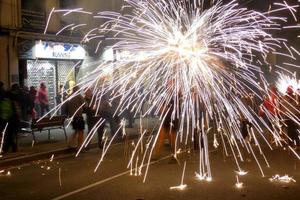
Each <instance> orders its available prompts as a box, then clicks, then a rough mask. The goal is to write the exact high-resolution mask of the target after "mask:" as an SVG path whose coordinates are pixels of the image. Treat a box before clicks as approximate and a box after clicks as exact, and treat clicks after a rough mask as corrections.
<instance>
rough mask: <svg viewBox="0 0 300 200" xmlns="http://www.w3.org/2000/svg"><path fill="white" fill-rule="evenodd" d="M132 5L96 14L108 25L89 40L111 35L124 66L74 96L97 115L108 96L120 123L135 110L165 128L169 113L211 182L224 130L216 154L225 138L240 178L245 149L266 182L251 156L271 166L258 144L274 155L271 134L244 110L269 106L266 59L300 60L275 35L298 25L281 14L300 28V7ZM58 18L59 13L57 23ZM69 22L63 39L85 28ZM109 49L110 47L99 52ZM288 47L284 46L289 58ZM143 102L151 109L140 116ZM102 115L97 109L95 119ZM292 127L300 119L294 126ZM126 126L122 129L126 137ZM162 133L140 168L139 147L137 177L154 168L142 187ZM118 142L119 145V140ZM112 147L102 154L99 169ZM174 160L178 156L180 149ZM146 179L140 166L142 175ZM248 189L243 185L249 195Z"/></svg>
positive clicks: (181, 141) (139, 1)
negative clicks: (252, 101) (265, 102)
mask: <svg viewBox="0 0 300 200" xmlns="http://www.w3.org/2000/svg"><path fill="white" fill-rule="evenodd" d="M125 2H126V5H125V6H123V7H122V12H125V11H127V13H126V14H122V13H116V12H108V11H104V12H99V13H97V14H95V15H94V18H95V19H99V18H100V19H103V20H105V22H104V23H103V24H102V25H101V26H100V27H99V28H98V27H97V28H93V29H91V30H90V31H88V32H87V34H86V35H85V36H84V37H83V40H82V41H83V42H87V41H89V40H90V39H91V38H93V39H94V40H97V39H99V38H101V39H102V38H103V37H104V38H105V40H107V41H109V42H111V43H112V46H111V48H112V49H114V50H115V51H116V52H118V55H119V56H118V57H119V59H118V60H116V61H114V62H110V61H103V62H101V63H100V64H99V66H98V67H97V68H96V69H94V70H93V71H91V72H90V73H88V74H87V75H86V76H85V77H83V78H82V79H81V81H80V82H79V83H78V86H80V88H81V91H78V92H77V93H76V94H73V95H71V96H70V97H69V98H73V97H74V96H75V95H77V94H79V92H84V91H86V90H88V89H92V91H93V92H94V97H93V99H94V100H95V101H94V102H95V103H94V104H95V105H90V106H92V107H99V105H100V104H101V103H102V102H103V99H104V98H103V97H104V96H108V98H107V99H108V102H109V103H112V102H117V106H115V107H114V109H115V113H114V114H115V115H121V114H122V113H123V112H124V111H125V110H128V109H129V110H131V112H133V113H134V115H135V116H137V114H139V113H141V114H142V117H146V116H148V115H150V113H154V114H155V115H156V116H159V118H160V120H162V123H163V121H164V120H165V119H166V116H167V115H168V114H170V116H171V120H172V121H173V122H174V123H178V127H179V129H178V135H177V139H176V148H180V146H186V145H188V141H194V138H193V136H194V135H198V137H199V138H198V139H199V140H198V141H199V148H200V153H199V154H200V162H199V163H200V164H199V165H200V167H199V168H200V172H199V174H198V175H199V177H200V178H208V179H209V180H211V178H212V176H211V171H210V162H209V142H208V138H209V135H210V132H213V131H210V130H211V129H212V125H213V124H214V125H216V126H217V130H218V131H217V133H215V135H214V146H215V147H218V145H219V143H218V141H217V138H221V140H220V141H222V144H221V145H223V147H224V150H225V152H226V155H228V154H229V153H228V150H229V151H231V153H232V155H233V156H234V159H235V162H236V165H237V168H238V170H239V172H241V173H242V171H241V169H240V166H239V162H243V161H244V159H243V152H242V150H241V149H242V148H245V149H246V150H247V152H248V153H250V154H252V155H253V157H254V158H255V160H256V162H257V164H258V166H259V168H260V171H261V173H262V175H263V169H262V167H261V165H260V163H259V162H258V159H257V156H258V155H255V154H254V150H253V148H258V150H259V156H262V157H263V158H264V160H265V161H266V163H267V160H266V159H265V156H264V154H263V152H262V150H261V148H260V145H259V139H258V138H260V139H261V140H263V141H264V142H265V143H266V144H267V145H268V146H269V147H270V148H271V149H272V147H271V145H270V144H269V142H268V140H267V139H266V138H267V136H266V133H264V129H268V130H273V129H272V127H270V126H269V125H268V123H267V121H265V120H264V119H262V118H259V117H258V115H257V114H256V113H255V110H254V109H253V108H252V107H251V106H250V105H249V104H248V103H246V102H248V101H247V99H249V98H256V99H258V100H262V94H268V87H267V86H268V85H269V84H268V82H267V81H266V79H265V78H264V74H263V70H262V68H263V67H264V66H270V64H269V63H268V62H267V56H268V55H271V54H274V55H275V54H276V55H278V56H284V57H287V58H292V59H293V61H294V60H296V58H297V56H298V53H299V51H298V50H296V49H295V48H294V47H290V46H288V44H287V43H288V41H287V40H285V39H284V38H277V37H275V36H273V33H274V32H276V31H281V30H282V29H283V28H284V27H285V28H286V29H291V28H297V27H298V26H286V25H285V21H286V18H285V17H279V16H276V14H277V13H279V12H281V11H288V12H289V13H290V14H291V16H292V17H293V18H295V20H296V15H295V13H296V11H297V9H298V7H299V5H287V3H286V2H283V3H274V4H272V6H270V10H268V11H267V12H266V13H261V12H258V11H254V10H249V9H247V8H245V7H243V6H241V5H240V4H239V3H238V1H237V0H233V1H231V2H230V3H223V2H222V1H218V0H217V1H213V3H212V5H211V6H210V7H209V8H205V7H204V4H203V1H202V0H194V1H192V0H183V1H177V0H156V1H150V0H125ZM271 7H272V8H271ZM272 9H273V10H272ZM75 11H80V12H81V13H82V14H87V15H91V13H89V12H84V11H83V10H82V9H80V10H65V11H64V10H60V11H59V12H65V14H70V13H71V12H75ZM55 12H56V11H55V10H52V11H51V15H53V13H55ZM128 12H129V13H128ZM48 22H49V21H48ZM70 24H71V25H68V26H67V27H64V28H63V29H61V30H60V32H59V33H62V32H63V31H64V30H65V29H68V28H71V27H76V28H77V29H79V28H81V27H82V26H78V25H76V24H74V23H70ZM47 25H48V23H47ZM84 27H85V26H84ZM45 32H46V31H45ZM98 36H99V37H98ZM102 36H103V37H102ZM101 44H102V40H101V41H99V43H98V45H97V50H98V49H99V46H100V45H101ZM281 47H285V48H286V50H287V52H285V51H283V48H281ZM292 50H293V51H292ZM293 52H294V53H293ZM295 53H296V54H297V55H294V54H295ZM287 65H288V66H289V67H296V65H295V64H293V63H283V66H281V65H279V64H278V65H276V66H275V67H277V68H278V69H285V67H284V66H287ZM249 93H251V95H249ZM145 103H146V104H148V105H149V108H148V109H146V110H145V111H144V112H142V110H143V109H142V108H143V105H144V104H145ZM170 105H171V106H170ZM58 109H59V107H58V108H57V110H58ZM98 112H100V111H99V109H97V113H96V114H98ZM269 118H270V117H269ZM242 120H245V121H247V122H249V123H251V128H248V130H247V134H248V135H250V137H251V138H254V139H255V143H256V145H255V147H252V145H251V144H250V142H249V141H247V140H246V139H244V137H243V133H242V132H241V130H240V127H241V123H240V122H241V121H242ZM292 120H294V121H297V122H298V121H299V120H298V119H296V118H293V119H292ZM175 121H176V122H175ZM212 121H213V122H212ZM270 121H275V120H270ZM173 125H174V124H173ZM276 125H277V122H274V124H273V125H272V126H276ZM122 126H124V124H123V125H120V128H119V129H121V128H122ZM161 128H162V125H160V128H159V130H158V133H157V134H156V135H152V136H151V137H150V138H151V140H150V141H148V142H149V143H146V147H147V148H146V151H144V152H145V154H144V155H143V156H140V158H143V159H136V163H134V157H138V156H139V155H138V153H137V152H140V151H137V148H140V146H141V145H136V146H135V148H136V149H135V150H134V151H133V152H134V154H133V155H132V156H131V159H130V162H129V164H128V166H131V168H133V167H132V166H133V165H135V168H136V169H137V166H144V161H145V160H148V165H147V164H146V171H145V177H144V180H145V179H146V176H147V171H148V167H149V162H150V157H151V156H152V152H153V149H154V148H155V145H156V142H157V140H158V136H159V132H160V130H161ZM122 130H123V129H122ZM269 134H271V137H273V138H275V139H276V138H277V140H276V141H279V142H280V138H281V134H280V133H279V132H278V131H270V133H269ZM112 135H113V138H112V140H113V139H114V138H115V136H116V133H112ZM141 137H143V134H141ZM196 141H197V140H196ZM85 143H86V142H85ZM140 143H142V140H141V141H140ZM110 144H111V142H109V143H108V145H107V147H106V148H103V153H102V156H101V158H100V161H99V163H98V165H97V167H96V169H97V168H98V167H99V165H100V163H101V162H102V161H103V157H104V155H105V154H106V152H107V148H108V147H109V146H110ZM174 152H177V151H176V149H175V151H174ZM135 154H136V155H135ZM146 156H148V157H149V159H146ZM138 162H141V163H140V164H138ZM141 171H142V168H141V167H140V168H139V173H141ZM245 173H246V172H245ZM242 174H244V173H242ZM240 184H241V183H239V185H237V187H241V185H240ZM182 187H185V186H184V185H180V186H179V189H180V188H182Z"/></svg>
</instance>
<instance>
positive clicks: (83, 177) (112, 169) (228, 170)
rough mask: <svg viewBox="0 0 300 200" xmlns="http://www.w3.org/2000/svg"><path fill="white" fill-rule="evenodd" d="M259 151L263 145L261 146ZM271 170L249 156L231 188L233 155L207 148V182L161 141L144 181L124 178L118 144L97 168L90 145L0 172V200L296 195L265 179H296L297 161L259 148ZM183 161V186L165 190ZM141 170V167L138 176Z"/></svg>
mask: <svg viewBox="0 0 300 200" xmlns="http://www.w3.org/2000/svg"><path fill="white" fill-rule="evenodd" d="M264 149H265V148H264ZM264 152H265V153H266V156H267V158H268V161H269V163H270V165H271V168H267V167H266V164H265V163H264V162H263V159H259V162H260V163H261V164H262V167H263V170H264V173H265V177H262V175H261V173H260V171H259V168H258V166H257V165H256V162H255V160H254V158H253V157H251V155H250V154H248V155H247V156H248V157H247V156H246V159H245V160H246V161H245V162H244V163H242V164H241V167H242V169H243V170H245V171H248V172H249V173H248V174H247V175H246V176H240V177H239V181H240V182H242V183H243V187H242V188H236V187H235V183H236V182H237V181H236V174H235V170H237V169H236V166H235V164H234V161H233V156H229V157H228V158H225V157H224V156H223V153H222V148H218V149H216V150H214V149H211V151H210V158H211V167H212V176H213V179H212V181H211V182H206V181H204V182H201V181H199V180H197V179H196V177H195V172H196V171H197V170H198V168H199V165H198V154H197V152H194V151H190V153H187V152H183V153H182V154H180V155H179V156H178V160H179V164H177V163H176V162H175V163H174V162H170V156H169V153H170V150H169V147H168V146H167V145H165V147H164V150H163V154H162V156H161V157H160V159H158V160H154V161H152V162H151V165H150V168H149V173H148V176H147V179H146V182H145V183H143V177H142V176H137V177H136V176H134V174H135V172H134V171H133V176H130V174H129V172H130V170H129V169H127V168H126V165H127V162H128V158H125V157H124V145H123V143H120V144H113V146H112V147H111V148H110V149H109V151H108V155H107V156H106V158H105V159H104V161H103V163H102V164H101V165H100V167H99V169H98V171H97V172H96V173H94V169H95V167H96V165H97V162H98V160H99V158H100V156H101V151H100V150H99V149H91V150H90V151H88V152H85V153H82V154H80V155H79V157H77V158H75V157H74V154H71V155H63V156H60V157H55V156H54V157H52V159H51V158H49V159H47V160H43V161H35V162H33V163H30V164H26V165H23V166H19V167H15V168H12V169H9V172H10V175H7V173H8V171H7V170H5V171H2V173H1V176H0V185H1V189H0V196H1V199H5V200H9V199H32V200H34V199H70V200H71V199H72V200H76V199H78V200H79V199H91V200H92V199H93V200H94V199H107V200H114V199H115V200H117V199H129V200H137V199H145V200H148V199H182V200H183V199H184V200H189V199H206V200H213V199H264V200H274V199H286V200H287V199H295V200H296V199H299V191H300V190H299V189H300V187H299V183H298V182H291V183H280V182H271V181H270V180H269V178H270V177H272V176H274V175H275V174H280V175H281V176H283V175H286V174H288V175H289V176H291V177H293V178H294V179H295V180H296V181H299V180H300V171H299V164H300V162H299V160H297V159H296V158H295V157H294V155H292V154H290V153H289V152H288V151H282V150H278V149H275V150H274V151H269V150H267V149H265V150H264ZM185 161H187V165H186V166H187V167H186V172H185V178H184V181H183V184H187V187H186V188H185V189H184V190H170V187H172V186H178V185H180V184H181V183H180V182H181V177H182V172H183V166H184V162H185ZM144 172H145V168H144V169H143V174H144Z"/></svg>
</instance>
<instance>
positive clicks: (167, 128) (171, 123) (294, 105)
mask: <svg viewBox="0 0 300 200" xmlns="http://www.w3.org/2000/svg"><path fill="white" fill-rule="evenodd" d="M68 97H71V98H68ZM251 98H252V97H251ZM251 98H250V97H247V98H242V99H241V100H242V101H243V104H245V105H248V106H251V107H253V110H255V108H254V107H258V106H257V105H256V106H254V105H253V101H252V100H251ZM66 100H67V101H66ZM96 101H97V98H93V93H92V90H87V91H86V92H85V94H81V93H80V90H79V88H78V86H75V87H73V88H72V92H70V94H68V93H67V92H66V91H65V90H64V88H63V86H60V87H59V91H58V92H57V96H56V103H57V105H60V104H61V103H63V104H62V105H61V106H60V109H59V110H58V111H57V113H56V114H57V115H65V116H66V117H69V118H70V119H72V127H73V130H74V134H73V135H72V137H71V141H70V146H72V147H75V148H77V149H78V148H80V146H81V145H82V143H83V140H84V130H85V124H86V125H87V129H88V132H91V131H96V132H97V134H98V146H99V148H102V146H103V141H102V138H103V133H104V128H105V122H107V123H109V127H110V133H111V134H116V140H122V134H121V131H120V124H121V117H124V118H127V119H128V122H129V125H128V127H132V126H133V122H134V121H133V114H132V113H131V112H130V111H129V109H128V110H127V111H125V112H124V116H119V115H114V113H115V110H114V109H115V108H117V107H118V106H117V104H118V102H117V99H116V100H114V101H112V102H111V101H109V96H103V97H102V98H101V103H100V104H98V103H97V102H96ZM173 104H174V102H171V103H170V105H169V106H167V107H165V108H164V110H165V111H166V113H165V114H164V118H163V122H162V127H161V129H160V130H161V131H160V133H159V136H158V141H157V144H156V148H155V151H154V153H155V154H159V151H160V148H161V146H162V144H163V143H164V139H165V138H166V137H167V136H168V138H169V140H170V144H171V147H172V149H173V150H174V148H175V140H176V133H177V132H178V128H179V125H178V123H179V121H178V120H176V119H177V118H175V119H174V118H172V117H171V115H172V113H171V112H172V111H173V107H174V105H173ZM299 105H300V98H299V94H298V92H297V91H294V88H292V87H291V86H289V87H288V88H287V91H286V94H285V95H280V94H279V93H278V92H277V89H276V88H275V87H271V88H270V90H269V94H268V95H267V96H266V97H265V98H264V101H263V102H262V104H261V106H260V109H257V112H258V113H259V116H260V117H261V118H263V119H265V121H268V122H269V126H270V127H272V121H273V119H275V118H277V119H278V118H279V119H280V122H281V123H282V126H283V128H284V129H285V130H286V131H285V133H286V134H285V135H286V137H284V138H286V141H287V143H288V144H289V145H290V146H293V147H295V148H299V145H300V142H299V139H300V138H299V130H298V128H299V125H298V123H297V121H300V120H299V119H300V114H299V110H300V109H299ZM49 112H50V111H49V97H48V91H47V87H46V85H45V83H41V84H40V87H39V88H38V89H36V88H35V87H30V89H29V90H28V88H27V87H23V88H21V87H20V86H19V85H18V84H14V85H12V86H11V88H10V89H8V90H5V89H4V85H3V83H2V82H0V130H1V133H4V132H5V134H3V135H2V137H4V139H3V141H4V143H3V148H2V152H1V153H6V152H8V151H9V149H10V148H11V149H12V151H13V152H16V151H17V134H18V131H19V128H20V127H21V122H23V121H30V120H34V119H37V118H40V117H42V116H47V115H48V116H50V113H49ZM84 114H85V115H86V118H84V117H83V115H84ZM175 116H178V114H176V115H175ZM101 120H102V121H101ZM240 122H241V123H240V128H241V134H242V136H243V137H244V139H247V137H248V134H247V130H248V128H249V127H250V126H251V123H250V122H249V121H248V120H247V119H246V118H245V117H243V115H241V119H240ZM95 127H96V128H95ZM4 130H5V131H4ZM195 135H197V134H195ZM194 140H195V141H198V142H199V140H197V139H196V138H194ZM200 142H202V141H200ZM197 146H198V145H195V148H197Z"/></svg>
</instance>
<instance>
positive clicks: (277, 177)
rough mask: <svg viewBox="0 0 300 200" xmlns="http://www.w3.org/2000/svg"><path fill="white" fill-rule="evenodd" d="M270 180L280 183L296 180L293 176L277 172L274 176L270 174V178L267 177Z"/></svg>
mask: <svg viewBox="0 0 300 200" xmlns="http://www.w3.org/2000/svg"><path fill="white" fill-rule="evenodd" d="M269 180H270V181H271V182H282V183H290V182H294V183H295V182H296V180H295V179H293V177H290V176H289V175H285V176H280V175H279V174H276V175H275V176H272V178H269Z"/></svg>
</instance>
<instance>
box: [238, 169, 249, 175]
mask: <svg viewBox="0 0 300 200" xmlns="http://www.w3.org/2000/svg"><path fill="white" fill-rule="evenodd" d="M235 173H236V174H238V175H239V176H245V175H247V174H248V172H246V171H244V170H241V171H235Z"/></svg>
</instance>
